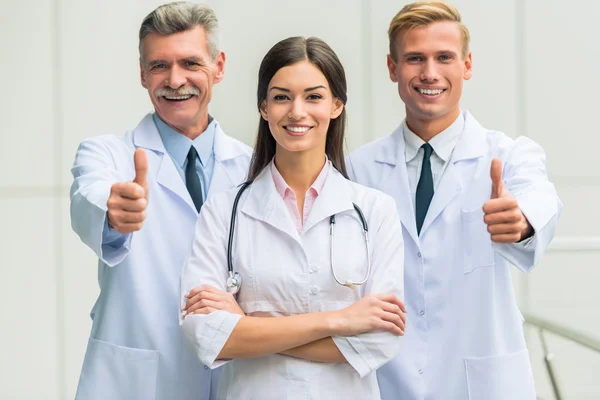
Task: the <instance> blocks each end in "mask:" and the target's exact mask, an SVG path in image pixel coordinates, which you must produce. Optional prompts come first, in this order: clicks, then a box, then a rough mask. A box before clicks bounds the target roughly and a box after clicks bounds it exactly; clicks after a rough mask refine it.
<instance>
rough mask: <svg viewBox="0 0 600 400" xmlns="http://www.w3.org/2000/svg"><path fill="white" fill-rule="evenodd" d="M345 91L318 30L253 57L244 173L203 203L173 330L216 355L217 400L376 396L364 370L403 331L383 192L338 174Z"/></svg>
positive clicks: (392, 214)
mask: <svg viewBox="0 0 600 400" xmlns="http://www.w3.org/2000/svg"><path fill="white" fill-rule="evenodd" d="M346 100H347V97H346V78H345V73H344V69H343V67H342V65H341V63H340V61H339V59H338V57H337V56H336V54H335V53H334V52H333V50H332V49H331V48H330V47H329V46H328V45H327V44H326V43H325V42H323V41H322V40H320V39H317V38H308V39H305V38H301V37H292V38H288V39H285V40H282V41H281V42H279V43H277V44H276V45H275V46H274V47H273V48H271V50H270V51H269V52H268V53H267V55H266V56H265V57H264V59H263V61H262V63H261V66H260V70H259V76H258V93H257V105H258V109H259V112H260V116H261V118H260V122H259V127H258V137H257V140H256V147H255V150H254V154H253V158H252V163H251V167H250V172H249V177H248V181H247V182H246V183H245V184H244V185H242V186H241V187H240V188H236V189H234V190H232V191H230V192H226V193H222V194H216V195H214V196H213V197H211V198H210V199H209V200H208V201H207V202H206V203H205V204H204V206H203V208H202V211H201V213H200V216H199V219H198V223H197V225H196V235H195V239H194V243H193V245H192V251H191V254H190V256H189V257H188V259H187V261H186V264H185V266H184V268H183V272H182V280H181V300H182V306H183V308H184V312H183V313H182V316H181V326H182V330H183V332H184V334H185V336H186V337H187V338H188V339H189V341H190V342H191V343H192V344H193V347H194V350H195V351H196V354H197V355H198V357H199V358H200V360H201V361H202V362H203V363H204V364H205V365H207V366H208V367H211V368H216V367H218V366H220V365H223V364H225V366H224V367H223V369H222V374H221V379H220V383H219V390H218V396H217V398H219V399H264V400H268V399H278V400H279V399H300V398H302V399H332V398H343V399H350V398H352V399H379V398H380V396H379V389H378V385H377V378H376V374H373V373H372V372H374V371H375V370H376V369H377V368H379V367H380V366H381V365H383V364H384V363H386V362H387V361H388V360H390V359H392V358H393V357H394V356H395V355H396V354H397V352H398V349H399V340H400V339H399V338H400V336H402V335H403V334H404V328H405V317H404V312H405V309H404V306H403V304H402V300H401V299H403V294H404V289H403V275H404V268H403V256H404V254H403V241H402V229H401V226H400V220H399V218H398V214H397V212H396V207H395V204H394V202H393V201H392V199H391V198H390V197H388V196H387V195H384V194H382V193H380V192H378V191H375V190H372V189H368V188H366V187H363V186H360V185H357V184H355V183H353V182H350V181H349V180H348V179H347V177H346V176H347V175H346V169H345V165H344V154H343V144H344V131H345V123H346V121H345V119H346V116H345V114H346V111H345V103H346ZM369 235H370V236H369ZM242 283H243V285H242ZM234 295H235V296H236V297H235V299H234ZM236 301H237V302H236ZM361 378H363V379H361Z"/></svg>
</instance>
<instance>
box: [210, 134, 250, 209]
mask: <svg viewBox="0 0 600 400" xmlns="http://www.w3.org/2000/svg"><path fill="white" fill-rule="evenodd" d="M230 142H232V139H231V138H230V137H228V136H227V135H225V133H223V131H222V130H221V127H220V126H219V125H218V124H217V129H216V131H215V144H214V149H213V151H214V156H215V167H214V170H213V176H212V180H211V182H210V188H209V190H208V194H207V197H210V196H211V195H212V194H213V193H219V192H222V191H225V190H228V189H230V188H232V187H233V186H235V185H236V184H237V183H239V182H236V181H235V180H234V179H233V178H232V177H231V175H230V174H231V172H233V171H232V169H228V168H226V163H227V162H228V161H229V160H231V159H233V158H236V157H239V156H241V155H244V153H243V152H242V151H241V148H240V147H239V146H234V145H233V144H231V145H230Z"/></svg>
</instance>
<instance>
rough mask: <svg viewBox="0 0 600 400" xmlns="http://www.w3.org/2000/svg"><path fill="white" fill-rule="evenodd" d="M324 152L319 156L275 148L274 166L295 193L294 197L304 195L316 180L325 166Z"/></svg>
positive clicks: (313, 153)
mask: <svg viewBox="0 0 600 400" xmlns="http://www.w3.org/2000/svg"><path fill="white" fill-rule="evenodd" d="M324 150H325V149H323V150H322V151H320V152H319V154H316V153H315V152H308V151H299V152H291V151H287V150H284V149H282V148H280V147H279V146H277V149H276V150H275V166H276V167H277V170H278V171H279V173H280V174H281V176H282V177H283V179H284V180H285V182H286V183H287V184H288V186H289V187H290V188H291V189H292V190H293V191H294V193H296V195H297V196H296V197H300V195H303V194H304V193H306V191H307V190H308V188H310V186H311V185H312V184H313V183H314V182H315V180H317V177H318V176H319V173H321V170H322V169H323V166H324V165H325V151H324ZM303 197H304V196H302V198H303Z"/></svg>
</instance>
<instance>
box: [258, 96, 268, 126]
mask: <svg viewBox="0 0 600 400" xmlns="http://www.w3.org/2000/svg"><path fill="white" fill-rule="evenodd" d="M260 115H261V117H262V118H263V119H264V120H265V121H268V120H269V119H268V117H269V115H268V114H267V100H266V99H265V100H263V101H262V103H260Z"/></svg>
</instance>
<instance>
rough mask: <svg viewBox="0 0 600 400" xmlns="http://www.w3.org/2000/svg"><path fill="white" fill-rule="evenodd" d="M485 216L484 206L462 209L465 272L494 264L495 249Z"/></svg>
mask: <svg viewBox="0 0 600 400" xmlns="http://www.w3.org/2000/svg"><path fill="white" fill-rule="evenodd" d="M483 216H484V213H483V208H482V207H477V208H475V209H472V210H461V222H462V235H463V243H464V262H463V272H464V273H465V274H466V273H469V272H471V271H473V270H475V269H477V268H481V267H492V266H494V249H493V248H492V240H491V238H490V234H489V232H488V231H487V225H486V224H485V222H484V221H483Z"/></svg>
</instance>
